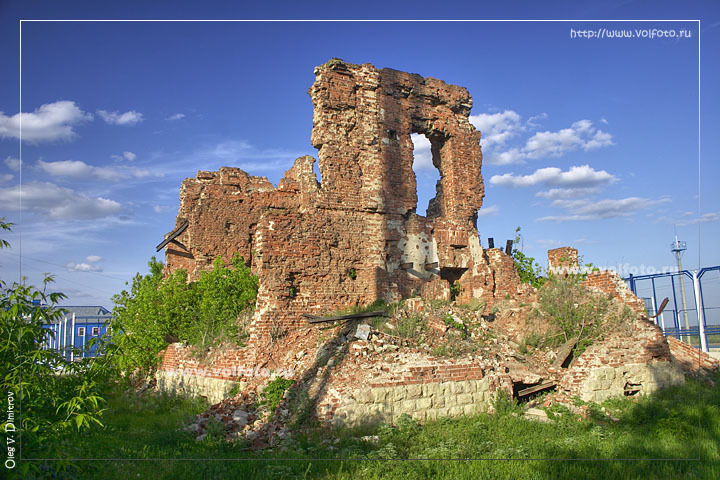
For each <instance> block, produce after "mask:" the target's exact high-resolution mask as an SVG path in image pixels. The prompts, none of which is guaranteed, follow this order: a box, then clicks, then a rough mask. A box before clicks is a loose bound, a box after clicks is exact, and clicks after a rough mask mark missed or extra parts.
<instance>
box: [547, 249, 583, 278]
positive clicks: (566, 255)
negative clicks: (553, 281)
mask: <svg viewBox="0 0 720 480" xmlns="http://www.w3.org/2000/svg"><path fill="white" fill-rule="evenodd" d="M547 255H548V271H549V272H553V273H555V274H561V273H573V272H576V271H577V269H578V267H579V266H578V251H577V249H575V248H573V247H560V248H554V249H552V250H548V252H547Z"/></svg>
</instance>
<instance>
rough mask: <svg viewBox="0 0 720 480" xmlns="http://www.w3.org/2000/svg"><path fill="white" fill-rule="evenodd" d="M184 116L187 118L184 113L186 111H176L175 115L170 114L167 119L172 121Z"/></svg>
mask: <svg viewBox="0 0 720 480" xmlns="http://www.w3.org/2000/svg"><path fill="white" fill-rule="evenodd" d="M183 118H185V114H184V113H176V114H175V115H170V116H169V117H167V118H166V119H165V120H170V121H171V122H172V121H175V120H182V119H183Z"/></svg>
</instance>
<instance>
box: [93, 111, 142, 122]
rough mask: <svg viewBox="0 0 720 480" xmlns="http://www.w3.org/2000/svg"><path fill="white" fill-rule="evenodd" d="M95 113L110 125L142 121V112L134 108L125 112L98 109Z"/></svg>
mask: <svg viewBox="0 0 720 480" xmlns="http://www.w3.org/2000/svg"><path fill="white" fill-rule="evenodd" d="M97 114H98V115H99V116H100V118H102V119H103V120H105V123H108V124H110V125H135V124H137V123H140V122H142V121H143V114H142V113H140V112H136V111H135V110H130V111H128V112H125V113H119V112H108V111H106V110H98V111H97Z"/></svg>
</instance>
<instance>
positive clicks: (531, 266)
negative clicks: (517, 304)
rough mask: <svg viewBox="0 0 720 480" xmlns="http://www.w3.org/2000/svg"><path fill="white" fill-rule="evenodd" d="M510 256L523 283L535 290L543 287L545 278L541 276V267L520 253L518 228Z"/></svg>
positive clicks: (518, 228) (532, 259)
mask: <svg viewBox="0 0 720 480" xmlns="http://www.w3.org/2000/svg"><path fill="white" fill-rule="evenodd" d="M518 245H520V248H518ZM511 256H512V258H513V260H514V261H515V270H516V271H517V273H518V276H519V277H520V280H522V282H523V283H529V284H530V285H532V286H533V287H535V288H540V287H542V286H543V284H544V283H545V281H546V280H547V278H545V277H543V276H542V267H541V266H540V265H539V264H538V263H537V262H536V261H535V259H534V258H533V257H529V256H527V255H525V254H524V253H523V251H522V235H521V234H520V227H517V228H516V229H515V240H514V241H513V250H512V253H511Z"/></svg>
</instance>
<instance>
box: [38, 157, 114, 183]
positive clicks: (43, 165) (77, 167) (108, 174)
mask: <svg viewBox="0 0 720 480" xmlns="http://www.w3.org/2000/svg"><path fill="white" fill-rule="evenodd" d="M37 166H38V168H40V169H41V170H42V171H44V172H45V173H47V174H49V175H52V176H56V177H71V178H83V179H89V178H95V179H98V180H109V181H118V180H123V179H125V178H127V176H126V175H123V174H122V173H120V172H118V171H116V170H114V169H112V168H108V167H93V166H92V165H88V164H87V163H85V162H81V161H80V160H62V161H58V162H43V161H42V160H38V163H37Z"/></svg>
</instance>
